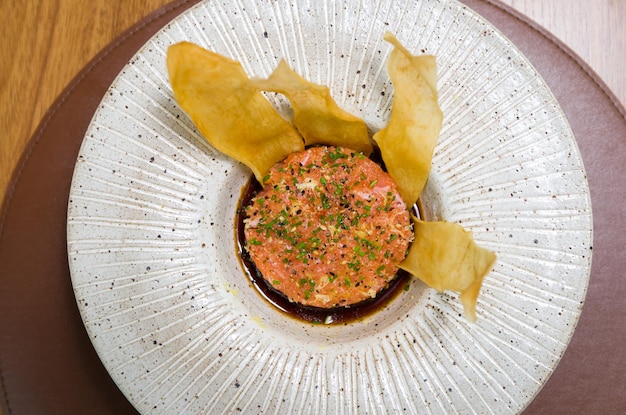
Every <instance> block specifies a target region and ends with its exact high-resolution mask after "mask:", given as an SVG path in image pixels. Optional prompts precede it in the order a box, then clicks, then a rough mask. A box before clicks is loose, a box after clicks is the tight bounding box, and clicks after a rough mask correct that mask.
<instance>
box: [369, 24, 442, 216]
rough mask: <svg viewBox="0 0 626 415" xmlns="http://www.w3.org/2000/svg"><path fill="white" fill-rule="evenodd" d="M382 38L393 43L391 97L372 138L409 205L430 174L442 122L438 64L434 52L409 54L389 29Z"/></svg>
mask: <svg viewBox="0 0 626 415" xmlns="http://www.w3.org/2000/svg"><path fill="white" fill-rule="evenodd" d="M384 39H385V40H386V41H388V42H389V43H391V44H393V45H394V47H395V48H394V50H393V51H392V52H391V55H390V56H389V60H388V61H387V71H388V73H389V76H390V78H391V82H392V83H393V87H394V98H393V104H392V107H391V118H390V120H389V124H388V125H387V127H385V128H383V129H382V130H380V131H378V132H377V133H376V134H375V135H374V141H376V143H377V144H378V146H379V147H380V151H381V155H382V157H383V161H384V162H385V165H386V167H387V170H388V171H389V174H390V175H391V177H392V178H393V179H394V180H395V182H396V183H397V184H398V188H399V189H400V195H401V196H402V199H403V200H404V202H405V203H406V204H407V205H408V206H411V205H413V204H414V203H415V202H416V201H417V199H418V197H419V195H420V193H421V192H422V189H423V188H424V185H425V184H426V180H427V179H428V176H429V174H430V167H431V161H432V156H433V152H434V149H435V145H436V144H437V139H438V138H439V132H440V131H441V124H442V122H443V114H442V112H441V109H440V108H439V104H438V103H437V65H436V62H435V57H434V56H430V55H423V56H413V55H411V54H410V53H409V51H408V50H407V49H406V48H405V47H404V46H402V45H401V44H400V42H399V41H398V40H397V39H396V38H395V37H394V36H393V35H392V34H391V33H389V32H387V33H385V36H384Z"/></svg>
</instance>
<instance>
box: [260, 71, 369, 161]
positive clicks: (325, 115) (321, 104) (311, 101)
mask: <svg viewBox="0 0 626 415" xmlns="http://www.w3.org/2000/svg"><path fill="white" fill-rule="evenodd" d="M251 83H252V84H253V85H255V86H256V87H258V88H259V89H260V90H263V91H272V92H278V93H280V94H283V95H285V96H286V97H287V99H289V101H290V102H291V106H292V108H293V113H294V115H293V124H294V125H295V127H296V128H297V129H298V131H299V132H300V134H302V137H303V138H304V143H305V145H307V146H309V145H313V144H324V145H328V146H342V147H346V148H351V149H353V150H357V151H360V152H362V153H364V154H365V155H369V154H370V153H371V152H372V144H371V142H370V139H369V136H368V133H367V126H366V125H365V122H364V121H363V120H362V119H360V118H358V117H356V116H354V115H352V114H350V113H348V112H346V111H344V110H343V109H341V108H340V107H339V106H338V105H337V103H336V102H335V101H334V100H333V98H332V97H331V96H330V91H329V89H328V87H327V86H324V85H318V84H314V83H311V82H309V81H307V80H306V79H304V78H303V77H301V76H300V75H298V74H297V73H296V72H295V71H294V70H293V69H291V68H290V67H289V65H288V64H287V62H285V61H281V62H280V63H279V64H278V66H277V67H276V69H275V70H274V72H273V73H272V74H271V75H270V77H269V78H267V79H253V80H252V81H251Z"/></svg>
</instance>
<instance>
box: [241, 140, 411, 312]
mask: <svg viewBox="0 0 626 415" xmlns="http://www.w3.org/2000/svg"><path fill="white" fill-rule="evenodd" d="M262 184H263V189H262V190H261V191H260V192H259V193H258V194H257V195H256V197H254V198H253V200H252V203H251V204H250V205H249V206H248V207H247V208H246V219H245V220H244V232H245V237H246V249H247V250H248V252H249V254H250V257H251V258H252V260H253V261H254V263H255V265H256V267H257V268H258V270H259V271H260V272H261V274H262V275H263V278H264V279H265V280H266V281H267V282H268V283H269V284H271V285H272V286H273V287H274V288H275V289H276V290H278V291H280V292H282V293H283V294H284V295H285V296H287V298H289V300H290V301H294V302H297V303H300V304H303V305H306V306H314V307H322V308H331V307H337V306H348V305H351V304H355V303H358V302H361V301H363V300H366V299H368V298H373V297H375V296H376V295H377V293H378V292H379V291H380V290H381V289H383V288H384V287H385V286H387V284H388V283H389V281H391V280H392V279H393V278H394V276H395V274H396V272H397V271H398V267H397V265H396V264H397V263H399V262H401V261H402V260H403V259H404V257H405V255H406V251H407V248H408V245H409V242H410V240H411V237H412V234H413V233H412V229H411V223H410V219H409V212H408V210H407V206H406V205H405V203H404V202H403V201H402V199H401V198H400V195H399V194H398V191H397V188H396V185H395V183H394V182H393V180H392V179H391V177H390V176H389V175H388V174H387V173H385V172H384V171H383V170H382V169H381V168H380V166H379V165H378V164H376V163H375V162H373V161H372V160H370V159H369V158H367V157H365V156H364V155H363V154H361V153H358V152H355V151H352V150H349V149H346V148H341V147H312V148H309V149H307V150H305V151H302V152H298V153H293V154H291V155H290V156H288V157H287V158H286V159H285V160H284V161H282V162H280V163H278V164H277V165H275V166H274V167H273V168H272V169H271V171H270V172H269V174H268V175H267V176H266V177H265V178H264V179H263V183H262Z"/></svg>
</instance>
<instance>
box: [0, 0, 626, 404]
mask: <svg viewBox="0 0 626 415" xmlns="http://www.w3.org/2000/svg"><path fill="white" fill-rule="evenodd" d="M502 1H503V2H504V3H506V4H509V5H511V6H512V7H513V8H516V9H517V10H519V11H521V12H522V13H524V14H527V15H528V16H530V17H531V18H532V19H534V20H535V21H537V22H538V23H539V24H540V25H542V26H543V27H545V28H546V29H547V30H548V31H550V32H552V33H554V34H555V35H556V36H557V37H559V38H560V39H562V40H563V41H564V42H565V43H566V44H568V45H569V46H570V47H571V48H572V49H573V50H574V51H575V52H576V53H577V54H579V55H580V56H581V57H582V58H583V59H585V60H586V61H587V62H588V63H590V65H591V66H592V68H593V69H594V70H596V71H597V72H598V74H599V75H600V76H601V77H602V78H603V79H604V80H605V81H606V82H607V84H608V85H609V87H610V88H611V89H612V90H613V91H614V92H615V93H616V95H617V97H618V98H619V99H620V100H621V102H622V103H625V102H626V77H625V76H624V72H623V68H622V65H623V63H624V61H625V60H626V25H624V24H623V23H622V20H623V19H624V18H625V17H626V1H622V0H594V1H589V0H544V1H538V0H502ZM168 2H169V0H124V1H122V0H90V1H84V0H45V1H42V0H22V1H17V2H11V1H8V0H0V21H1V22H2V24H1V25H0V131H1V133H0V199H2V200H4V196H5V189H6V187H7V184H8V183H9V180H10V178H11V175H12V172H13V169H14V168H15V166H16V165H17V163H18V162H19V160H20V157H21V155H22V153H23V150H24V148H25V147H26V144H27V143H28V140H29V139H30V137H31V135H32V134H33V132H34V130H35V129H36V127H37V125H38V124H39V122H40V121H41V119H42V118H43V116H44V114H45V111H46V110H47V109H48V108H49V107H50V105H51V104H52V103H53V101H54V100H55V98H56V97H57V96H58V95H59V94H60V93H61V91H62V90H63V88H65V86H66V85H67V84H68V83H69V82H70V81H71V79H72V78H73V77H74V76H75V75H76V74H77V73H78V72H79V71H80V70H81V69H82V68H83V66H84V65H86V64H87V63H88V62H89V60H90V59H91V58H92V57H93V56H94V55H95V54H96V53H98V52H99V51H100V50H101V49H102V48H103V47H105V46H106V45H107V44H108V43H109V42H110V41H112V40H113V39H115V38H116V37H117V36H118V35H119V34H120V33H122V32H123V31H124V30H126V29H127V28H128V27H130V26H131V25H132V24H133V23H135V22H136V21H138V20H139V19H141V18H142V17H144V16H146V15H148V14H149V13H151V12H152V11H154V10H156V9H158V8H159V7H161V6H163V5H165V4H166V3H168ZM0 415H2V411H1V410H0Z"/></svg>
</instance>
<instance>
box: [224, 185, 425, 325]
mask: <svg viewBox="0 0 626 415" xmlns="http://www.w3.org/2000/svg"><path fill="white" fill-rule="evenodd" d="M261 188H262V187H261V185H260V184H259V183H258V182H257V181H256V180H255V178H254V176H253V177H251V179H250V180H249V181H248V184H247V185H246V186H245V187H244V189H243V190H242V192H241V197H240V198H239V203H238V208H237V212H236V215H235V233H236V250H237V253H238V255H239V258H240V260H241V263H242V266H243V269H244V271H245V273H246V276H247V278H248V280H249V282H250V284H251V285H252V286H253V287H254V288H255V289H256V290H257V292H258V293H259V294H260V295H261V296H262V297H263V298H264V299H265V300H266V301H267V302H268V303H270V304H271V305H272V306H274V307H276V308H277V309H278V310H280V311H282V312H283V313H284V314H286V315H288V316H289V317H292V318H295V319H298V320H301V321H304V322H308V323H312V324H347V323H350V322H355V321H360V320H363V319H364V318H366V317H368V316H371V315H373V314H374V313H376V312H378V311H380V310H382V309H383V308H385V307H386V306H387V305H388V304H389V303H390V302H391V301H392V300H394V299H395V298H396V297H398V295H399V294H400V293H401V292H402V291H405V290H407V289H408V286H409V283H410V280H411V275H410V274H409V273H407V272H406V271H403V270H399V271H398V272H397V273H396V276H395V277H394V278H393V279H392V280H391V281H390V282H389V284H388V285H387V287H385V288H384V289H382V290H381V291H379V292H378V294H377V295H376V297H374V298H371V299H367V300H364V301H361V302H359V303H357V304H353V305H351V306H346V307H333V308H318V307H310V306H304V305H302V304H299V303H296V302H292V301H289V299H288V298H287V297H286V296H285V295H283V294H282V293H281V292H279V291H277V290H276V289H275V288H273V287H272V286H271V285H270V284H269V283H268V282H267V281H266V280H265V279H264V278H263V276H262V275H261V273H260V272H259V270H258V269H257V267H256V265H255V264H254V261H253V260H252V259H251V258H250V255H249V254H248V252H247V251H246V249H245V245H246V238H245V234H244V219H245V218H246V213H245V209H246V206H248V205H249V204H250V203H251V201H252V199H253V198H254V196H255V195H256V194H257V193H258V192H259V191H260V190H261ZM414 211H415V213H416V214H418V217H419V207H415V208H414Z"/></svg>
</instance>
